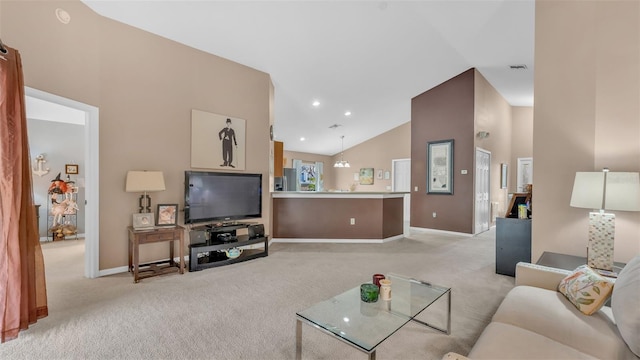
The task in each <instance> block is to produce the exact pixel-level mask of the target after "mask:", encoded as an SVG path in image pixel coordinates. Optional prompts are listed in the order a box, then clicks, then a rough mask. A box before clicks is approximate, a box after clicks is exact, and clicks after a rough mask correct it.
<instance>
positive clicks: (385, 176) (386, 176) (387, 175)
mask: <svg viewBox="0 0 640 360" xmlns="http://www.w3.org/2000/svg"><path fill="white" fill-rule="evenodd" d="M384 179H385V180H389V179H391V173H390V172H389V171H388V170H387V171H385V172H384Z"/></svg>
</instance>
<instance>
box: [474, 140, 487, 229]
mask: <svg viewBox="0 0 640 360" xmlns="http://www.w3.org/2000/svg"><path fill="white" fill-rule="evenodd" d="M490 170H491V153H490V152H488V151H486V150H482V149H476V173H475V176H476V183H475V187H476V190H475V224H474V233H475V234H479V233H481V232H484V231H487V230H489V226H490V224H491V202H490V201H489V199H491V196H490V191H491V181H490V180H491V178H490V176H491V171H490Z"/></svg>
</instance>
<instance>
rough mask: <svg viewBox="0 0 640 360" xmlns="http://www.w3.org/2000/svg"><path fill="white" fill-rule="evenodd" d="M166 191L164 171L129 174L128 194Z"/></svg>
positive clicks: (132, 172) (131, 172) (133, 172)
mask: <svg viewBox="0 0 640 360" xmlns="http://www.w3.org/2000/svg"><path fill="white" fill-rule="evenodd" d="M165 189H166V187H165V185H164V175H163V174H162V171H129V172H127V184H126V187H125V191H126V192H151V191H163V190H165Z"/></svg>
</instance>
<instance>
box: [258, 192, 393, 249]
mask: <svg viewBox="0 0 640 360" xmlns="http://www.w3.org/2000/svg"><path fill="white" fill-rule="evenodd" d="M405 194H406V193H405V192H362V191H353V192H341V191H336V192H305V191H299V192H289V191H285V192H273V193H271V195H272V198H273V240H274V241H276V242H363V243H364V242H384V241H389V240H395V239H399V238H402V236H403V210H404V195H405Z"/></svg>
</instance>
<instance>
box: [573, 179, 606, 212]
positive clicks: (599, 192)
mask: <svg viewBox="0 0 640 360" xmlns="http://www.w3.org/2000/svg"><path fill="white" fill-rule="evenodd" d="M603 195H604V173H603V172H577V173H576V178H575V180H574V182H573V192H572V193H571V206H572V207H578V208H585V209H602V197H603Z"/></svg>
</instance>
